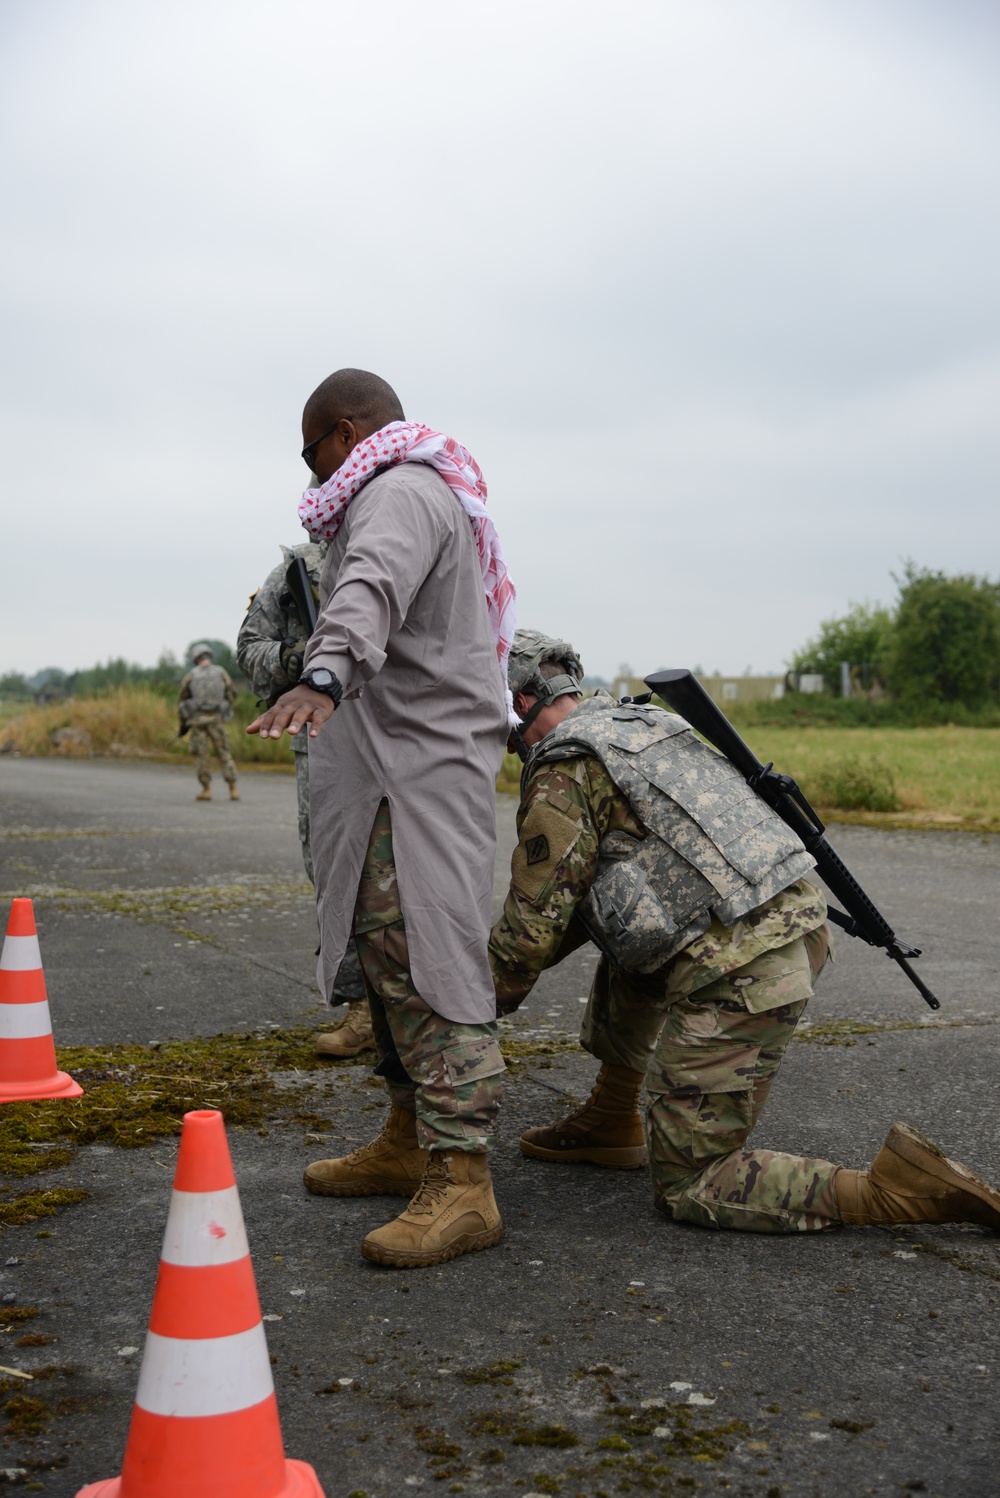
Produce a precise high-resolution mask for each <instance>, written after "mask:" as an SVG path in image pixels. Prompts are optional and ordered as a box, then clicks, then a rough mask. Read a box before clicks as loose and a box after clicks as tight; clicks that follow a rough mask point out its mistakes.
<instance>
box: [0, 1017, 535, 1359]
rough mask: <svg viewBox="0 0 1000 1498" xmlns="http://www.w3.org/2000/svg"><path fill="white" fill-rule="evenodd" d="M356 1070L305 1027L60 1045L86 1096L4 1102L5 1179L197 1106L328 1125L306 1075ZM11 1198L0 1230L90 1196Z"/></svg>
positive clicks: (258, 1122)
mask: <svg viewBox="0 0 1000 1498" xmlns="http://www.w3.org/2000/svg"><path fill="white" fill-rule="evenodd" d="M511 1048H512V1049H513V1050H514V1051H515V1052H516V1054H517V1056H519V1057H522V1058H526V1057H528V1056H530V1055H540V1056H547V1055H548V1054H549V1053H550V1050H551V1048H552V1043H551V1042H549V1041H542V1042H540V1043H539V1044H538V1045H537V1046H534V1047H532V1045H531V1044H530V1043H529V1042H527V1041H515V1042H512V1043H511ZM353 1064H354V1063H353V1062H352V1061H350V1060H348V1061H344V1062H336V1061H330V1060H329V1059H328V1058H324V1057H320V1056H317V1055H316V1031H315V1030H312V1029H306V1028H299V1029H289V1030H265V1031H256V1032H253V1033H251V1034H242V1035H214V1036H212V1037H210V1038H209V1039H195V1040H175V1041H165V1042H163V1043H161V1044H159V1045H152V1046H142V1045H127V1044H123V1045H112V1046H70V1047H60V1049H59V1065H60V1066H62V1067H64V1068H65V1069H66V1070H67V1071H69V1072H71V1073H72V1075H73V1076H74V1077H76V1078H77V1080H78V1081H79V1082H80V1084H81V1086H82V1087H83V1089H84V1093H83V1096H82V1097H79V1098H67V1099H64V1100H62V1101H60V1103H59V1105H58V1107H55V1106H53V1104H52V1101H51V1100H44V1101H40V1102H24V1103H6V1104H4V1107H3V1110H2V1112H0V1175H2V1176H6V1177H8V1178H9V1177H14V1178H23V1177H25V1176H29V1175H36V1174H38V1173H39V1172H41V1171H46V1170H53V1169H55V1168H57V1167H58V1166H62V1165H66V1164H68V1163H69V1162H70V1160H71V1159H72V1157H73V1153H74V1151H75V1149H76V1148H77V1147H78V1146H80V1145H90V1144H102V1145H113V1146H116V1147H118V1148H121V1149H141V1148H144V1147H145V1146H146V1145H149V1144H153V1143H155V1142H156V1141H157V1140H158V1139H164V1138H170V1137H173V1136H176V1135H178V1134H180V1131H181V1120H182V1119H183V1116H184V1114H185V1113H187V1112H190V1110H191V1109H193V1108H218V1109H220V1110H221V1112H222V1113H223V1114H224V1116H225V1119H226V1124H227V1126H229V1127H230V1128H256V1129H260V1130H263V1129H264V1126H265V1125H266V1124H268V1123H271V1122H279V1123H282V1122H283V1123H298V1124H301V1125H303V1126H304V1127H306V1128H308V1129H311V1130H317V1129H320V1130H322V1129H326V1128H328V1127H329V1121H328V1120H327V1119H326V1118H325V1117H323V1116H322V1115H321V1114H318V1113H317V1112H316V1111H315V1108H316V1104H317V1099H316V1094H315V1092H314V1091H313V1089H312V1088H311V1085H310V1074H311V1073H313V1072H329V1071H331V1070H333V1071H336V1070H340V1069H342V1068H343V1067H345V1066H351V1065H353ZM10 1193H11V1188H10V1187H9V1186H8V1187H0V1225H4V1224H14V1223H27V1222H34V1221H35V1220H36V1219H37V1218H39V1217H46V1216H50V1215H51V1214H52V1213H53V1212H55V1211H57V1210H58V1209H59V1208H61V1207H66V1206H71V1205H72V1204H73V1203H75V1202H79V1201H83V1200H85V1198H86V1195H87V1193H86V1192H85V1191H73V1190H69V1189H67V1188H63V1187H57V1188H54V1189H52V1190H49V1191H37V1190H36V1191H30V1192H26V1193H25V1194H23V1195H21V1196H16V1197H10ZM4 1194H6V1195H7V1196H8V1197H9V1198H10V1199H8V1200H4V1199H3V1196H4ZM514 1366H516V1365H513V1364H512V1365H511V1369H512V1368H513V1367H514ZM507 1371H510V1370H507ZM473 1372H474V1370H473ZM467 1381H469V1380H467ZM486 1381H488V1379H486Z"/></svg>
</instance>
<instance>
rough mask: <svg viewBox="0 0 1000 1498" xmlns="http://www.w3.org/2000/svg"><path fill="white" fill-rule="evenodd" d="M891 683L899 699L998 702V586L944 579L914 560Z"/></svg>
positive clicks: (891, 660) (904, 585) (899, 616)
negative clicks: (916, 565)
mask: <svg viewBox="0 0 1000 1498" xmlns="http://www.w3.org/2000/svg"><path fill="white" fill-rule="evenodd" d="M887 666H888V669H887V672H886V685H887V686H888V688H889V690H890V691H891V692H892V694H893V696H895V697H897V698H899V700H900V701H902V702H909V703H916V702H922V701H930V702H938V703H947V704H952V703H962V704H963V705H964V706H965V707H967V708H973V709H975V708H978V707H984V706H986V705H987V704H990V703H993V704H995V703H996V701H997V688H998V685H1000V585H998V584H996V583H993V582H990V581H989V579H988V578H984V577H969V576H965V577H946V576H945V574H944V573H943V572H931V571H930V570H929V569H927V568H917V567H915V566H914V564H913V563H912V562H908V563H907V564H906V570H905V572H904V575H903V578H902V580H901V581H900V594H899V604H898V607H897V609H896V620H895V626H894V628H893V633H892V642H891V646H890V649H889V654H888V662H887Z"/></svg>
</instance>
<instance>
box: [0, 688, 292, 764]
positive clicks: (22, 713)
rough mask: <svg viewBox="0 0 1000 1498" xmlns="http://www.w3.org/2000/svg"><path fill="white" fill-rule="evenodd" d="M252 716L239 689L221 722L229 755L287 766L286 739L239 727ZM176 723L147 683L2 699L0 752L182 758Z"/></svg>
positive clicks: (173, 710)
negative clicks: (56, 698)
mask: <svg viewBox="0 0 1000 1498" xmlns="http://www.w3.org/2000/svg"><path fill="white" fill-rule="evenodd" d="M256 716H257V701H256V698H255V697H254V696H253V694H252V693H251V692H240V694H239V696H238V697H237V700H236V706H235V710H234V713H233V717H232V718H231V719H230V721H229V723H228V724H227V725H226V727H227V732H228V734H229V743H230V746H231V748H232V752H233V758H234V759H235V760H236V761H237V763H238V764H263V765H273V766H279V765H284V766H286V767H291V765H292V760H293V756H292V751H291V749H290V748H289V747H288V739H287V738H285V739H282V740H281V741H280V742H278V741H276V740H274V739H267V740H262V739H260V738H258V737H257V736H256V735H250V734H247V733H246V732H245V729H246V725H247V724H248V723H249V722H251V721H252V720H253V719H254V718H255V717H256ZM177 728H178V722H177V707H176V704H175V703H172V702H170V701H169V700H167V699H166V698H164V697H163V696H161V695H160V694H159V693H157V692H153V691H151V690H150V689H149V688H148V687H144V686H134V687H116V688H113V689H112V690H110V691H108V692H104V693H101V694H100V695H99V696H96V697H78V698H74V699H72V700H71V701H69V702H53V703H51V704H50V705H49V706H48V707H35V706H33V705H31V706H28V707H21V706H20V705H15V704H8V705H7V706H5V707H4V708H3V710H2V713H0V754H12V753H18V754H30V755H58V756H59V757H60V758H62V759H87V758H90V757H91V756H94V755H96V756H98V757H100V758H105V757H108V758H116V759H118V758H140V759H166V760H174V759H180V760H183V759H186V758H189V757H190V754H191V749H190V739H189V738H186V737H185V738H183V739H178V738H177Z"/></svg>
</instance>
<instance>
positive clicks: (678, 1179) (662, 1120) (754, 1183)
mask: <svg viewBox="0 0 1000 1498" xmlns="http://www.w3.org/2000/svg"><path fill="white" fill-rule="evenodd" d="M810 978H811V971H810V963H809V957H808V953H807V948H806V944H805V941H804V940H802V939H801V938H800V939H799V940H797V941H795V942H793V943H791V944H790V946H788V947H786V948H783V949H779V950H777V951H774V952H769V953H765V954H764V955H763V956H761V957H758V958H755V959H754V961H753V962H751V963H749V964H748V965H747V966H746V967H744V968H738V969H736V971H735V972H732V973H729V974H728V975H727V976H726V977H725V978H721V979H719V980H718V982H715V983H710V984H708V985H706V986H705V987H703V988H700V989H698V990H697V992H695V993H693V994H691V995H690V996H689V997H687V998H683V999H676V1000H674V1001H673V1002H672V1003H671V1004H670V1005H669V1006H668V1008H667V1010H666V1015H665V1018H664V1023H663V1029H662V1031H661V1032H660V1037H659V1040H658V1042H657V1045H656V1052H655V1055H654V1057H653V1060H652V1063H651V1064H650V1068H649V1071H648V1073H647V1076H646V1089H647V1101H646V1142H647V1145H648V1148H649V1167H650V1174H651V1176H652V1184H653V1199H654V1201H655V1202H656V1204H657V1206H659V1207H661V1208H663V1209H664V1210H666V1211H669V1212H670V1213H671V1215H672V1216H673V1217H674V1218H675V1220H677V1221H680V1222H695V1223H699V1224H700V1225H701V1226H702V1227H714V1228H736V1229H739V1230H741V1231H744V1232H755V1233H796V1232H815V1231H817V1230H819V1229H822V1228H829V1227H833V1226H835V1225H836V1224H837V1223H838V1222H839V1220H840V1214H839V1212H838V1210H837V1200H836V1196H835V1193H834V1184H833V1183H834V1176H835V1174H836V1172H837V1169H838V1167H837V1166H836V1165H834V1164H832V1163H831V1162H830V1161H829V1160H817V1159H804V1158H802V1157H801V1156H798V1155H789V1154H783V1153H779V1152H778V1151H775V1150H755V1149H748V1148H747V1147H746V1141H747V1139H748V1137H749V1135H750V1132H751V1130H752V1129H753V1127H754V1125H755V1124H756V1122H757V1120H758V1118H759V1117H760V1114H761V1110H762V1109H763V1107H764V1103H765V1101H766V1100H767V1095H768V1093H769V1092H770V1090H771V1084H772V1082H773V1081H774V1077H775V1074H776V1073H777V1070H778V1067H779V1065H780V1064H781V1058H782V1056H783V1055H784V1053H785V1048H786V1046H787V1045H788V1042H789V1040H790V1039H791V1037H792V1032H793V1031H794V1029H795V1026H796V1023H797V1022H798V1019H799V1017H800V1016H801V1014H802V1011H803V1010H804V1009H805V1007H806V1003H807V1002H808V997H809V994H810V993H811V982H810ZM757 983H760V984H762V985H764V986H766V987H767V988H768V989H769V990H770V994H771V997H778V996H779V993H780V992H781V990H782V989H783V990H784V992H785V994H786V996H787V999H788V1002H786V1003H783V1004H781V1005H779V1006H777V1007H774V1008H768V1009H766V1010H763V1011H759V1012H757V1013H754V1012H753V1011H751V1010H750V1009H748V1008H747V1003H746V995H747V993H748V991H749V990H750V989H751V988H752V987H753V986H754V985H755V984H757Z"/></svg>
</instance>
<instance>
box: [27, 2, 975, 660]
mask: <svg viewBox="0 0 1000 1498" xmlns="http://www.w3.org/2000/svg"><path fill="white" fill-rule="evenodd" d="M0 20H2V24H3V27H4V31H5V37H4V45H3V49H2V57H3V62H2V64H0V68H2V75H0V85H2V88H0V92H2V97H3V102H2V104H0V120H2V126H3V136H4V139H5V140H6V141H7V142H8V149H7V153H6V156H5V159H4V161H3V163H2V166H0V192H2V194H3V201H4V203H5V205H6V206H7V210H8V211H7V213H6V214H5V216H4V217H5V227H4V229H3V231H2V241H0V243H2V253H3V260H4V264H5V267H6V274H5V277H4V288H3V292H2V303H0V306H2V317H3V324H4V328H5V338H4V345H5V350H6V357H5V359H4V363H3V368H2V371H0V388H2V394H3V401H2V416H0V422H2V432H3V449H2V450H3V454H4V457H3V462H2V469H0V473H2V478H3V485H4V490H5V494H6V498H7V503H6V505H5V509H6V511H7V514H8V519H7V521H6V524H5V542H6V544H5V546H4V548H3V562H2V567H3V573H2V586H3V613H4V628H3V641H4V645H3V655H2V658H0V669H6V668H27V669H33V668H36V667H38V666H40V665H44V664H48V663H59V664H62V665H64V666H67V667H72V666H77V665H86V664H90V663H91V662H92V661H93V660H94V659H96V658H98V657H106V656H108V655H110V654H120V653H123V654H125V655H127V656H129V657H131V658H135V659H139V660H146V661H148V660H152V659H153V658H154V657H155V655H156V654H157V652H158V651H159V649H160V648H161V646H163V645H169V646H172V647H173V648H175V649H178V648H180V647H181V646H182V645H183V644H184V643H185V642H186V641H187V640H189V639H190V638H192V637H193V636H194V635H196V634H199V633H208V634H210V635H216V636H222V637H226V638H230V639H232V638H233V637H234V636H235V632H236V628H237V626H238V622H239V617H240V613H241V610H242V607H243V604H244V603H245V600H246V595H247V593H248V592H249V591H250V589H251V588H252V587H253V586H255V585H256V583H257V582H259V581H260V579H261V577H262V576H263V574H264V573H265V572H266V571H267V570H268V568H269V567H270V566H271V565H272V562H273V560H275V559H276V557H277V544H278V542H279V541H292V540H295V539H297V538H298V530H297V522H296V519H295V506H296V502H297V499H298V494H299V492H300V489H301V485H302V479H303V470H302V464H301V462H300V460H299V459H298V456H297V449H298V446H299V445H300V441H299V435H298V416H299V412H300V410H301V405H302V401H303V398H304V397H305V395H306V394H308V392H309V390H310V389H311V388H312V387H313V385H314V384H316V383H317V382H318V380H319V379H321V378H322V377H323V376H324V375H325V374H327V373H328V372H329V371H330V370H331V369H332V368H335V367H337V366H338V365H341V364H359V365H362V366H364V367H368V368H373V369H376V370H378V371H379V372H380V373H382V374H384V375H385V376H386V377H387V378H389V379H390V380H391V381H392V382H393V384H395V385H396V387H397V389H398V390H399V392H400V394H401V396H402V398H403V401H404V405H405V407H406V409H407V413H408V414H410V415H412V416H414V417H417V418H419V419H421V420H425V421H427V422H429V423H430V424H432V425H434V426H439V427H442V428H444V429H445V430H448V431H451V432H452V433H453V434H454V435H455V436H457V437H459V438H460V439H461V440H462V441H464V442H465V443H466V444H467V445H468V446H469V447H470V448H471V450H472V451H473V452H474V453H475V455H476V456H477V458H478V459H479V461H480V463H481V464H482V467H483V469H484V471H485V473H486V476H487V479H488V481H489V485H490V494H491V503H492V505H493V506H494V509H495V513H496V517H497V522H498V525H499V528H500V531H501V535H502V537H503V540H504V544H505V546H506V549H507V552H508V558H509V561H510V566H511V570H512V573H513V575H514V577H515V581H516V582H517V584H518V589H519V612H520V617H521V620H522V622H524V623H533V624H540V625H542V626H543V627H549V628H551V629H553V630H557V631H558V632H560V633H563V634H569V635H570V637H571V638H573V639H574V641H575V642H576V643H577V645H578V647H579V648H580V650H581V652H582V653H583V655H584V658H585V660H586V662H587V664H588V666H589V667H590V668H591V669H594V670H598V671H602V672H610V671H612V670H614V669H615V668H616V667H617V666H618V664H619V663H620V662H621V661H622V660H624V659H628V660H629V661H631V662H632V663H633V665H634V666H635V667H637V668H638V667H640V666H642V667H647V666H658V665H663V664H684V663H692V662H694V661H698V662H701V663H702V664H703V665H705V666H706V667H709V668H711V667H715V666H718V667H720V668H721V669H723V670H742V669H743V668H744V667H745V666H747V665H752V666H754V667H755V668H756V669H758V670H764V669H771V668H778V667H780V665H781V662H782V661H783V659H784V658H785V657H786V656H787V654H788V653H789V652H790V651H791V650H792V649H793V648H794V647H795V645H796V644H798V643H800V642H801V641H802V640H804V638H805V637H806V636H807V635H808V634H810V633H811V632H812V631H813V630H814V629H815V627H816V624H817V623H818V621H819V620H820V619H821V618H823V617H825V616H827V615H829V614H831V613H834V612H837V611H838V610H840V609H841V608H843V607H844V606H845V605H846V603H847V601H848V600H849V599H852V598H862V597H882V598H887V597H889V596H890V594H891V591H892V584H891V581H890V579H889V572H890V570H891V569H893V568H895V567H897V566H898V563H899V559H900V558H901V557H902V556H905V555H912V556H914V557H915V558H916V559H917V560H918V561H920V562H923V563H926V564H928V565H934V566H941V567H945V568H947V569H949V570H972V571H990V572H993V573H996V571H997V570H998V568H997V564H996V555H997V543H998V540H1000V534H998V532H1000V522H998V519H997V516H998V513H1000V507H998V505H997V496H996V489H997V474H998V468H1000V462H998V458H1000V453H998V445H1000V444H998V439H997V436H996V422H995V411H996V406H997V396H998V394H1000V355H998V337H997V331H998V327H997V325H998V307H997V292H996V276H995V265H996V263H997V260H998V242H997V241H998V232H997V227H998V226H997V217H998V209H997V204H998V203H1000V193H998V190H997V189H998V182H997V165H996V133H997V130H996V127H997V112H998V106H997V88H996V84H997V77H996V40H997V33H998V26H997V15H996V11H995V8H994V7H992V6H987V5H979V4H974V3H971V0H958V3H954V4H951V5H949V6H948V7H946V8H943V7H940V6H937V5H932V4H930V3H926V4H924V3H916V0H907V3H905V4H904V3H902V0H899V3H895V0H885V3H881V4H880V5H878V6H872V5H870V4H862V3H860V0H858V3H847V4H844V3H839V4H836V5H834V4H833V3H820V4H817V5H813V6H807V7H804V6H801V5H795V4H791V3H782V0H770V3H766V4H764V5H760V6H755V7H748V6H745V5H743V4H740V3H737V0H713V3H711V4H708V5H704V4H700V3H694V0H671V3H666V4H664V3H653V0H649V3H640V0H629V3H626V4H624V5H621V6H618V7H616V8H615V9H614V10H609V9H607V8H606V7H604V6H598V5H594V4H590V3H582V4H580V3H576V4H570V3H563V0H548V3H547V4H546V5H544V6H539V5H537V4H534V5H532V4H528V3H526V0H514V3H507V4H504V5H503V6H500V5H498V4H492V3H489V0H487V3H484V4H482V5H480V6H475V7H470V6H468V5H465V4H459V3H452V0H429V3H427V4H425V5H424V6H421V7H414V6H411V5H408V4H403V3H401V0H398V3H397V0H381V3H380V0H375V3H372V4H369V5H368V6H366V7H364V8H363V9H361V10H358V9H356V8H355V9H352V10H348V9H346V8H344V9H341V8H338V7H331V6H329V5H327V4H324V3H321V0H292V3H285V4H282V5H281V6H277V5H274V4H270V3H269V4H262V3H258V4H254V3H243V4H239V5H237V4H236V3H233V0H213V3H212V4H209V5H204V4H199V5H195V4H190V3H186V0H181V3H175V4H173V5H171V6H170V7H169V8H166V7H137V6H133V5H129V4H127V3H124V0H114V3H101V0H84V3H79V0H72V3H70V0H49V3H47V4H46V6H45V7H27V6H23V5H22V6H18V5H15V4H11V3H8V4H7V5H5V6H0ZM33 559H34V561H35V570H33V566H32V561H33ZM40 604H41V606H40Z"/></svg>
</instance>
